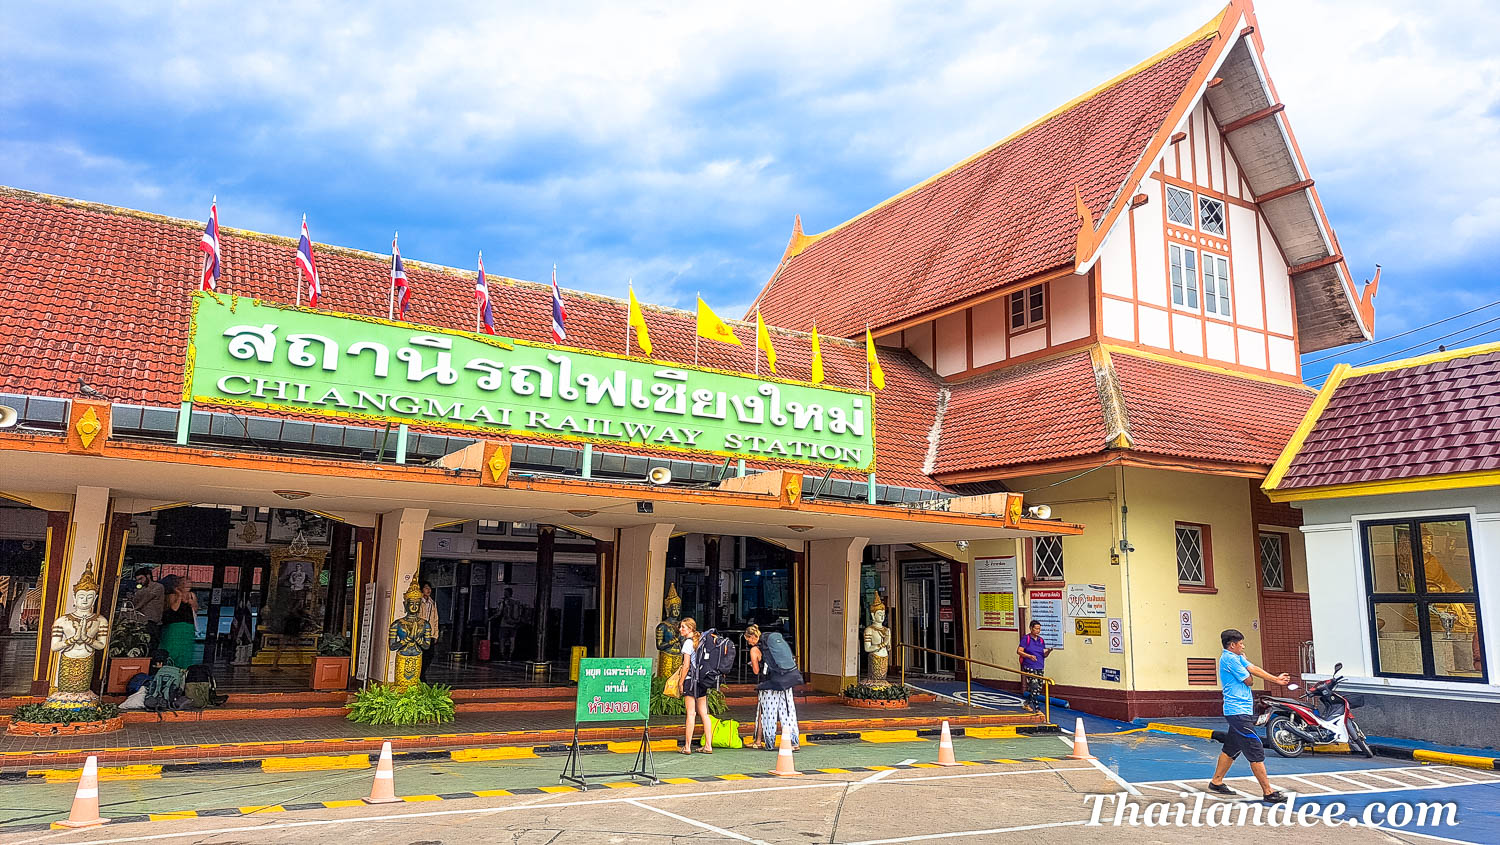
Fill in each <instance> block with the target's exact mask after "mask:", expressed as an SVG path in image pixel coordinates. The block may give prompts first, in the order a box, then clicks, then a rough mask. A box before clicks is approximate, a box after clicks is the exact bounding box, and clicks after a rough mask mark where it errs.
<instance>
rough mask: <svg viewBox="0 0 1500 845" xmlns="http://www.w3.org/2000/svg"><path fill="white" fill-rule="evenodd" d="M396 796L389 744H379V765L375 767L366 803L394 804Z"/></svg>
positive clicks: (394, 771) (394, 773)
mask: <svg viewBox="0 0 1500 845" xmlns="http://www.w3.org/2000/svg"><path fill="white" fill-rule="evenodd" d="M400 800H401V799H400V798H397V797H396V769H395V767H394V766H392V765H391V744H390V743H389V742H387V743H385V744H384V745H382V746H380V765H379V766H377V767H376V768H375V783H374V784H372V785H371V786H370V797H369V798H366V799H365V803H366V804H394V803H396V802H398V801H400Z"/></svg>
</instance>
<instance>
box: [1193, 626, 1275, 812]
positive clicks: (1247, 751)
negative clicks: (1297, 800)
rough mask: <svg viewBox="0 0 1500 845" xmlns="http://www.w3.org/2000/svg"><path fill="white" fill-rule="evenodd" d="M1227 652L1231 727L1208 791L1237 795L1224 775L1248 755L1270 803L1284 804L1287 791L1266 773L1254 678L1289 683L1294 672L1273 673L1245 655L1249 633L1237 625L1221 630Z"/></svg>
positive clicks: (1223, 676)
mask: <svg viewBox="0 0 1500 845" xmlns="http://www.w3.org/2000/svg"><path fill="white" fill-rule="evenodd" d="M1219 642H1220V643H1222V644H1223V646H1224V652H1223V653H1222V654H1220V655H1219V685H1220V686H1222V687H1223V688H1224V721H1226V722H1228V723H1229V730H1228V732H1227V733H1225V735H1224V750H1223V751H1221V752H1219V762H1218V765H1216V766H1215V767H1214V777H1213V780H1211V781H1209V782H1208V791H1209V792H1214V793H1217V794H1219V795H1236V794H1238V793H1236V792H1235V791H1234V790H1233V789H1230V788H1229V787H1228V786H1226V785H1225V784H1224V775H1226V774H1228V773H1229V767H1230V766H1232V765H1234V758H1236V757H1238V756H1240V754H1241V753H1243V754H1244V755H1245V759H1246V760H1248V761H1250V771H1251V772H1253V773H1254V774H1255V779H1256V780H1257V781H1260V791H1261V794H1262V795H1263V796H1265V797H1264V798H1263V799H1262V800H1264V801H1265V802H1266V803H1268V804H1281V803H1284V802H1285V801H1286V795H1285V794H1284V793H1283V792H1282V791H1281V790H1279V789H1277V788H1275V787H1273V786H1271V781H1270V779H1269V778H1267V777H1266V749H1265V746H1263V745H1261V742H1260V734H1257V733H1256V732H1255V697H1254V695H1253V694H1252V689H1253V688H1252V687H1251V684H1253V683H1254V680H1253V678H1260V679H1262V680H1266V681H1270V682H1272V683H1276V684H1280V685H1282V686H1286V685H1287V684H1289V683H1291V680H1292V676H1291V675H1289V674H1287V673H1285V672H1283V673H1282V674H1280V675H1272V674H1271V673H1270V672H1267V671H1265V670H1264V669H1261V668H1260V667H1259V666H1255V665H1253V664H1251V663H1250V661H1249V660H1248V659H1246V658H1245V635H1244V634H1241V633H1240V632H1239V631H1236V630H1235V629H1233V628H1229V629H1227V630H1225V631H1224V632H1223V633H1221V634H1219Z"/></svg>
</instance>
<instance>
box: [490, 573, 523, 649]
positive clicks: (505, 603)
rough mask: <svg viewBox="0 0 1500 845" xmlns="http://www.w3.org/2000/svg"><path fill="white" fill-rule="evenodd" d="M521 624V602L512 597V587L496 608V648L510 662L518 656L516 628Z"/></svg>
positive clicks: (506, 589)
mask: <svg viewBox="0 0 1500 845" xmlns="http://www.w3.org/2000/svg"><path fill="white" fill-rule="evenodd" d="M520 624H521V603H520V602H518V601H516V600H515V599H514V598H512V592H511V588H510V587H506V588H505V597H504V598H502V599H500V606H499V607H497V608H495V650H496V651H497V652H498V653H499V655H500V659H501V660H504V661H506V662H510V661H511V660H513V659H514V658H515V656H516V628H517V627H518V626H519V625H520Z"/></svg>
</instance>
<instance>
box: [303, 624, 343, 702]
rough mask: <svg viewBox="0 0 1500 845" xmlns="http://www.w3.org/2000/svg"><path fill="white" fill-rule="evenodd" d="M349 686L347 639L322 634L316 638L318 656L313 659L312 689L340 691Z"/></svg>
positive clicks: (336, 635) (335, 635)
mask: <svg viewBox="0 0 1500 845" xmlns="http://www.w3.org/2000/svg"><path fill="white" fill-rule="evenodd" d="M348 685H349V638H348V637H345V636H341V635H339V634H324V635H323V636H321V637H319V638H318V656H317V657H314V658H313V668H312V688H313V689H315V690H341V689H343V688H344V687H346V686H348Z"/></svg>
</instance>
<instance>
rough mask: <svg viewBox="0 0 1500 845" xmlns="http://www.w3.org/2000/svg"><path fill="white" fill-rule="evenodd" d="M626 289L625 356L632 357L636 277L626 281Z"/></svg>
mask: <svg viewBox="0 0 1500 845" xmlns="http://www.w3.org/2000/svg"><path fill="white" fill-rule="evenodd" d="M625 289H626V290H628V291H629V293H628V294H627V295H626V296H627V299H626V300H625V357H627V358H628V357H630V317H631V313H630V303H631V302H632V301H633V300H634V299H635V278H634V277H632V278H631V279H630V281H628V282H626V283H625Z"/></svg>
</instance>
